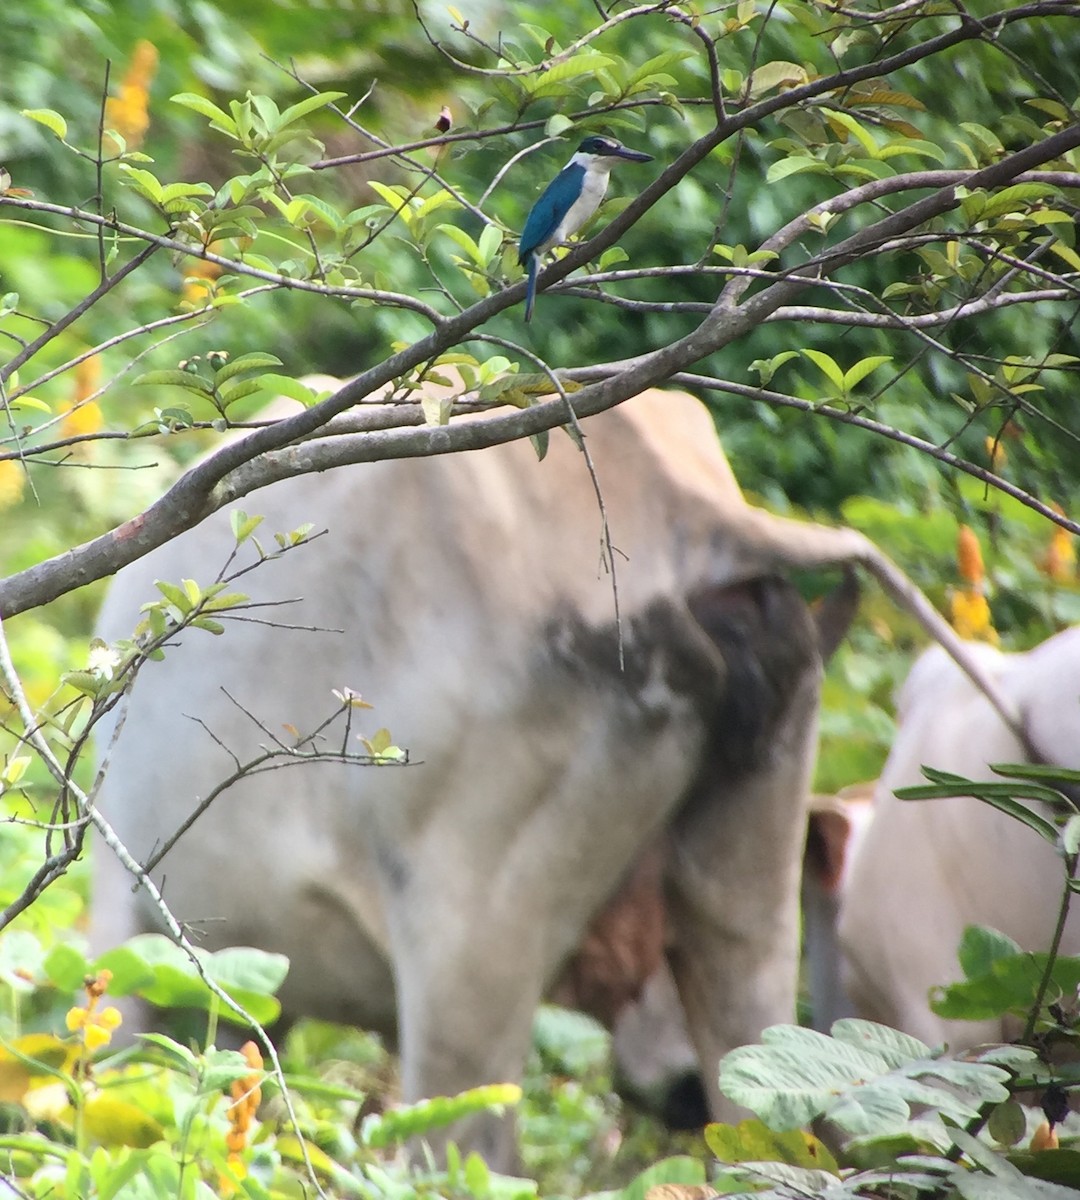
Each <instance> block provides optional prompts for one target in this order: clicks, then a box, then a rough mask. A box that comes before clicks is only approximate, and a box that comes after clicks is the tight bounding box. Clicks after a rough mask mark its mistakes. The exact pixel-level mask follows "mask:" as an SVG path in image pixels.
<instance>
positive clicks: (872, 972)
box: [839, 628, 1080, 1049]
mask: <svg viewBox="0 0 1080 1200" xmlns="http://www.w3.org/2000/svg"><path fill="white" fill-rule="evenodd" d="M972 649H973V650H974V651H975V652H977V653H978V654H979V656H980V657H981V658H982V660H983V662H984V665H985V666H986V667H987V668H988V669H989V670H990V671H992V672H993V674H994V675H995V677H996V678H997V680H998V681H999V683H1000V685H1001V688H1002V690H1003V691H1004V693H1005V694H1006V695H1007V696H1008V697H1009V698H1010V699H1011V700H1012V702H1013V703H1014V705H1015V707H1016V709H1017V711H1018V712H1019V714H1020V717H1021V720H1022V721H1023V724H1024V728H1025V732H1026V734H1027V740H1028V742H1029V743H1030V746H1029V747H1028V750H1031V749H1033V750H1034V751H1035V753H1037V755H1038V757H1039V759H1040V760H1042V761H1043V762H1047V763H1054V764H1057V765H1059V766H1065V767H1071V768H1074V769H1075V768H1078V767H1080V628H1076V629H1071V630H1067V631H1066V632H1064V633H1060V634H1058V635H1057V636H1056V637H1053V638H1050V639H1049V640H1048V641H1046V642H1044V643H1042V645H1040V646H1038V647H1036V648H1035V649H1034V650H1031V651H1029V652H1027V653H1025V654H1003V653H1001V652H999V651H997V650H994V649H992V648H991V647H989V646H978V647H973V648H972ZM898 718H899V727H898V730H897V735H896V739H895V741H894V743H893V747H892V750H891V752H890V754H889V758H888V761H887V762H886V764H885V768H884V771H883V774H882V777H881V780H880V782H879V784H878V787H877V790H876V795H875V800H874V815H873V819H872V821H871V822H870V825H869V828H868V830H867V831H866V833H865V836H864V837H863V838H862V840H861V844H860V846H859V849H858V851H857V853H856V854H855V856H854V861H853V863H852V865H851V868H850V873H849V875H848V878H847V880H846V882H845V884H844V887H843V889H842V901H841V911H840V921H839V933H840V941H841V952H842V955H843V958H844V964H845V965H844V971H845V983H846V990H847V992H848V994H849V996H850V1000H851V1002H852V1003H853V1004H854V1008H855V1010H856V1011H857V1012H858V1013H859V1015H861V1016H866V1017H869V1018H871V1019H874V1020H878V1021H883V1022H885V1023H886V1024H889V1025H893V1026H895V1027H896V1028H898V1029H902V1030H904V1031H905V1032H907V1033H911V1034H913V1035H915V1036H916V1037H919V1038H922V1039H923V1040H924V1041H926V1042H928V1043H930V1044H931V1045H936V1044H941V1043H943V1042H944V1043H948V1044H949V1046H950V1047H951V1048H953V1049H962V1048H964V1047H968V1046H971V1045H974V1044H977V1043H979V1042H984V1041H997V1040H1001V1039H1002V1038H1003V1037H1009V1036H1014V1035H1015V1033H1016V1032H1017V1031H1016V1030H1015V1029H1013V1028H1011V1027H1009V1026H1008V1025H1006V1026H1003V1025H1002V1023H1001V1022H999V1021H982V1022H970V1021H946V1020H943V1019H942V1018H940V1017H937V1016H935V1015H934V1014H933V1013H931V1012H930V1009H929V1006H928V995H929V992H930V989H931V988H933V987H935V986H938V985H942V984H947V983H951V982H953V981H955V980H958V979H960V978H962V974H961V971H960V967H959V963H958V961H957V957H956V952H957V948H958V946H959V944H960V939H961V935H962V933H963V931H964V928H965V926H967V925H969V924H979V925H989V926H991V927H992V928H994V929H998V930H1000V931H1001V932H1003V933H1005V934H1007V935H1008V936H1009V937H1011V938H1014V939H1015V940H1016V941H1017V942H1018V943H1019V944H1020V945H1021V946H1022V947H1023V948H1024V949H1027V950H1032V951H1036V950H1046V949H1048V947H1049V945H1050V941H1051V937H1052V934H1053V931H1054V925H1055V922H1056V920H1057V913H1058V906H1059V904H1060V899H1061V888H1062V886H1063V880H1064V876H1063V873H1062V860H1061V858H1060V857H1059V856H1058V854H1057V852H1056V851H1055V849H1054V848H1053V847H1052V846H1050V845H1048V844H1047V843H1046V842H1044V841H1043V840H1042V838H1040V837H1038V836H1037V835H1036V834H1034V833H1033V832H1032V831H1031V830H1029V829H1027V828H1026V827H1024V826H1022V825H1020V824H1019V823H1018V822H1017V821H1015V820H1013V819H1012V818H1010V817H1007V816H1005V815H1003V814H1001V813H999V812H997V811H996V810H994V809H992V808H990V807H989V806H988V805H986V804H983V803H981V802H979V801H977V800H974V799H971V798H960V799H949V800H933V801H901V800H898V799H897V798H896V797H895V796H894V795H893V792H894V791H895V789H897V788H901V787H907V786H910V785H913V784H918V783H925V782H926V780H925V777H924V776H923V775H922V770H921V768H922V766H923V765H924V764H925V765H928V766H931V767H936V768H938V769H940V770H944V771H951V772H953V773H955V774H957V775H963V776H965V777H966V778H969V779H1000V777H999V776H996V775H994V773H993V772H992V771H991V770H990V768H989V766H988V764H990V763H1016V762H1024V761H1026V760H1027V759H1028V757H1029V754H1028V753H1027V752H1026V750H1025V748H1024V747H1023V746H1022V745H1021V743H1020V741H1019V740H1018V739H1017V738H1016V737H1015V736H1013V734H1011V733H1010V732H1009V731H1008V730H1007V729H1006V728H1005V727H1004V725H1003V724H1002V722H1001V720H1000V719H999V718H998V716H997V715H996V714H995V713H994V712H993V710H992V709H991V708H990V707H989V705H988V704H987V703H986V701H985V700H984V698H983V697H982V696H981V695H980V694H979V693H978V692H976V691H975V689H974V688H973V687H972V685H971V684H970V682H969V681H968V680H967V678H966V677H964V676H963V675H961V674H960V672H959V671H958V670H957V669H956V667H955V666H954V665H953V664H952V662H950V661H949V660H948V659H947V658H946V657H945V656H944V655H943V654H942V653H941V651H940V650H938V649H936V648H934V649H931V650H928V651H926V653H925V654H923V656H922V657H921V658H920V659H919V660H918V662H916V664H915V666H914V667H913V669H912V671H911V673H910V675H909V676H908V679H907V681H906V682H905V684H904V687H903V690H902V692H901V695H900V704H899V713H898ZM1062 949H1063V952H1064V953H1067V954H1077V953H1080V915H1078V914H1076V913H1074V914H1073V915H1072V917H1071V918H1070V919H1069V921H1068V923H1067V925H1066V928H1065V937H1064V940H1063V943H1062Z"/></svg>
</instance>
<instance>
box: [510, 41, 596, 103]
mask: <svg viewBox="0 0 1080 1200" xmlns="http://www.w3.org/2000/svg"><path fill="white" fill-rule="evenodd" d="M614 64H615V59H613V58H611V57H610V56H609V55H607V54H597V53H596V52H595V51H586V52H584V53H582V54H575V55H573V57H571V58H567V59H564V60H563V61H562V62H558V63H556V64H555V65H554V66H553V67H551V68H550V69H549V70H547V71H544V72H542V73H540V74H538V75H534V76H531V77H525V78H523V79H522V80H521V84H522V87H523V88H524V90H525V93H526V95H527V96H528V97H529V98H530V100H541V99H546V98H549V97H552V96H563V95H565V94H566V92H567V91H568V88H567V85H568V84H569V83H571V82H572V81H574V80H576V79H582V78H588V77H589V76H593V75H596V74H598V73H599V72H600V71H603V70H604V69H605V68H607V67H610V66H613V65H614Z"/></svg>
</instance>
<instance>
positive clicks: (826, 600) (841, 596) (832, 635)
mask: <svg viewBox="0 0 1080 1200" xmlns="http://www.w3.org/2000/svg"><path fill="white" fill-rule="evenodd" d="M858 609H859V578H858V576H857V575H856V574H855V569H854V568H853V567H850V566H846V567H844V576H843V578H842V579H841V580H840V582H839V583H838V584H837V585H836V587H834V588H833V590H832V591H831V592H829V593H828V594H827V595H825V596H823V597H822V598H821V599H820V600H819V601H818V602H817V603H816V604H815V605H814V606H813V609H812V612H813V614H814V624H815V625H816V626H817V631H818V645H819V646H820V647H821V658H822V660H823V661H824V662H828V661H829V659H830V658H832V656H833V654H834V653H835V652H836V648H837V646H839V645H840V643H841V642H842V641H843V640H844V638H845V637H846V636H847V631H848V630H849V629H850V628H851V622H852V621H854V620H855V614H856V612H857V611H858Z"/></svg>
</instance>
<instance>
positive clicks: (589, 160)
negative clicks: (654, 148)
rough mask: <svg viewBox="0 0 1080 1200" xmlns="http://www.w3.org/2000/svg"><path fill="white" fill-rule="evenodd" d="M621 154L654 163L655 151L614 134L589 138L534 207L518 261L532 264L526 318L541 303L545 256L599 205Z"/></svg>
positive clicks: (548, 186)
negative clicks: (642, 149) (538, 294)
mask: <svg viewBox="0 0 1080 1200" xmlns="http://www.w3.org/2000/svg"><path fill="white" fill-rule="evenodd" d="M617 158H625V159H629V160H630V162H651V161H652V155H651V154H642V153H641V152H640V151H639V150H628V149H627V148H626V147H625V146H624V145H622V144H621V143H620V142H617V141H616V140H615V139H614V138H609V137H596V136H593V137H587V138H586V139H585V140H584V141H583V142H582V143H581V145H580V146H579V147H578V148H577V152H576V153H575V154H574V157H573V158H572V159H571V160H570V161H569V162H568V163H567V164H566V166H565V167H563V169H562V170H561V171H560V172H559V173H558V175H556V176H555V178H554V179H553V180H552V181H551V182H550V183H549V184H548V185H547V187H546V188H545V189H544V191H543V194H542V195H541V196H540V199H539V200H537V202H536V203H535V204H534V205H533V207H532V212H530V213H529V216H528V219H527V220H526V222H525V228H524V229H523V230H522V233H521V242H520V243H519V245H518V263H519V264H520V265H521V266H523V267H527V269H528V272H529V286H528V289H527V291H526V293H525V320H526V321H528V320H530V319H531V318H532V310H533V304H534V303H535V302H536V274H537V272H538V271H539V269H540V260H541V258H543V256H544V255H545V254H546V253H547V252H548V251H549V250H550V249H551V247H552V246H557V245H558V244H559V243H560V242H565V241H566V239H567V238H568V237H569V236H570V235H571V234H572V233H577V231H578V230H579V229H580V228H581V227H582V225H584V224H585V222H586V221H587V220H588V219H589V218H590V217H591V216H592V215H593V213H594V212H596V210H597V209H598V208H599V207H600V201H601V200H603V198H604V193H605V192H606V191H607V186H608V173H609V172H610V171H611V168H612V166H613V165H614V163H615V160H616V159H617Z"/></svg>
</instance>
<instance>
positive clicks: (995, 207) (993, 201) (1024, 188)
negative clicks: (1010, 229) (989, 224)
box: [979, 183, 1061, 221]
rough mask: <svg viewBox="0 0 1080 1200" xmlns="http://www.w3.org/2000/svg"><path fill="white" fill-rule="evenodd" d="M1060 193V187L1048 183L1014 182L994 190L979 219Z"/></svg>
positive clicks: (1001, 214)
mask: <svg viewBox="0 0 1080 1200" xmlns="http://www.w3.org/2000/svg"><path fill="white" fill-rule="evenodd" d="M1060 195H1061V191H1060V189H1058V188H1056V187H1054V186H1053V185H1052V184H1049V183H1014V184H1012V185H1011V186H1010V187H1006V188H1002V189H1001V191H1000V192H995V193H994V194H993V195H992V196H991V197H990V198H989V199H988V200H987V201H986V203H985V204H984V205H983V210H982V212H981V213H980V214H979V215H980V219H981V220H983V221H989V220H992V219H993V218H994V217H1001V216H1004V215H1005V214H1006V213H1011V212H1017V211H1021V210H1023V209H1025V208H1027V207H1028V206H1029V205H1030V204H1032V203H1034V202H1036V201H1039V200H1042V199H1044V198H1045V197H1046V196H1058V197H1060Z"/></svg>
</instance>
